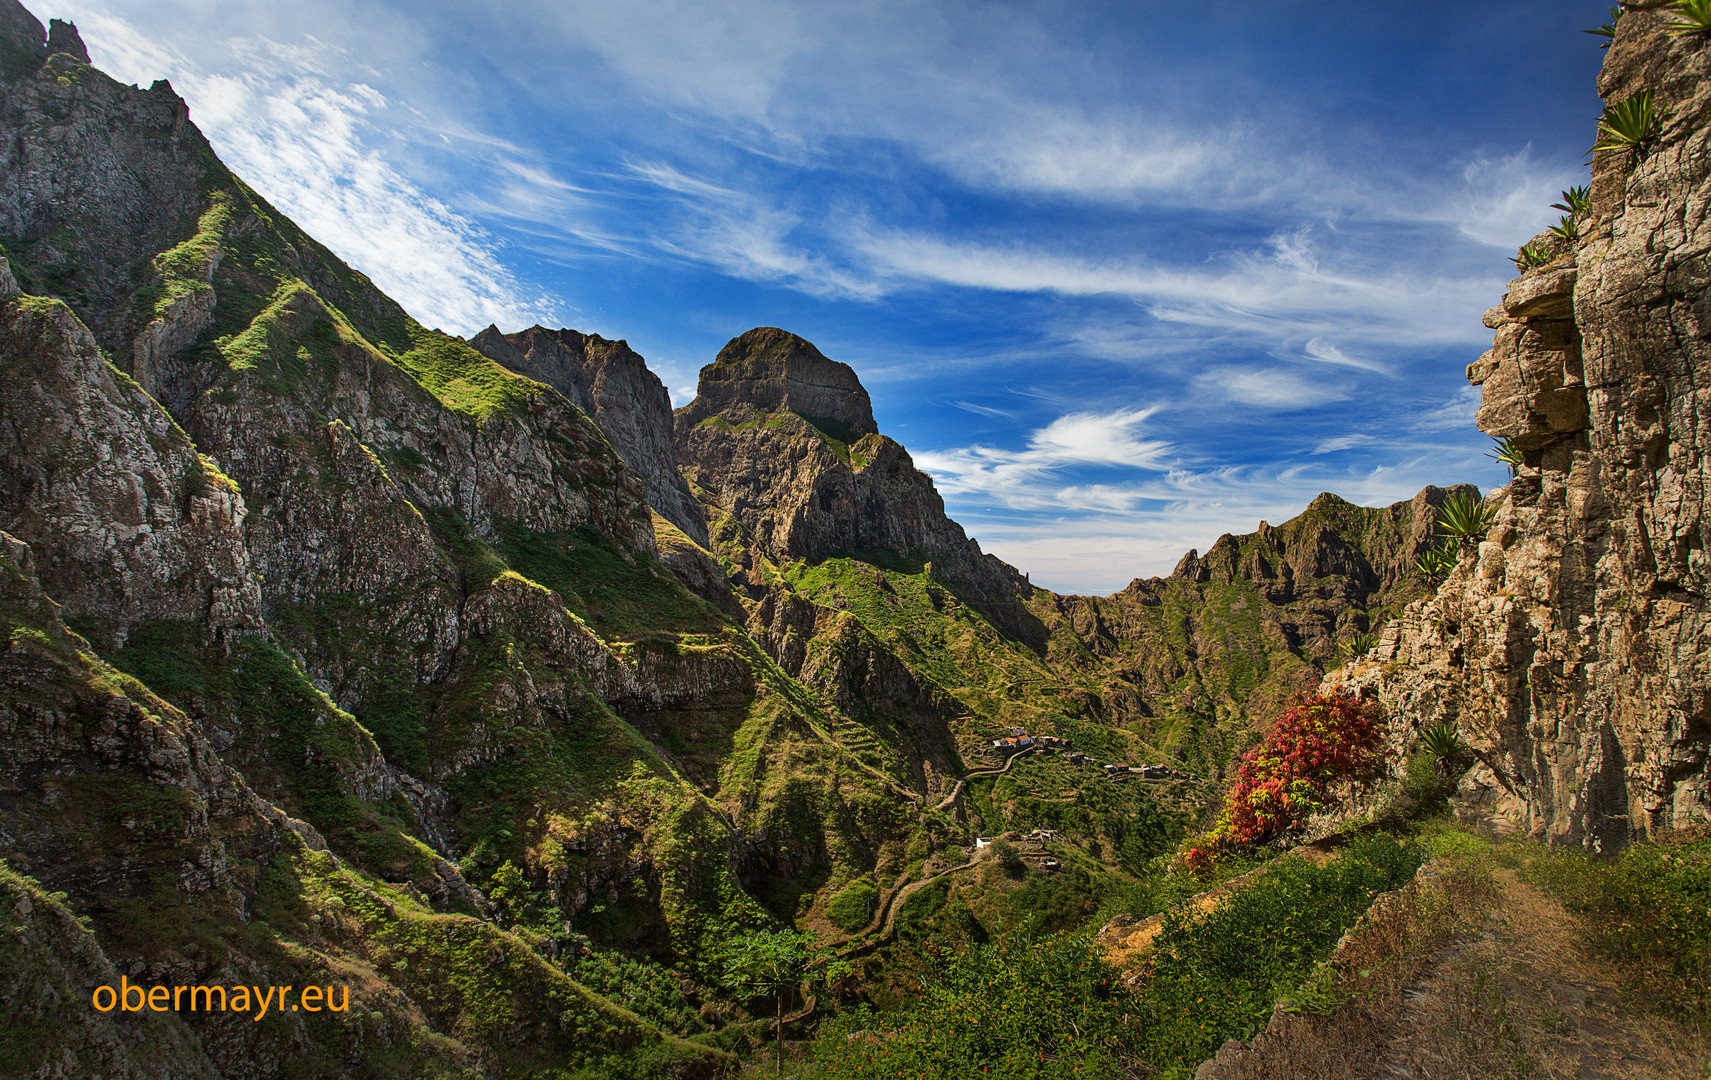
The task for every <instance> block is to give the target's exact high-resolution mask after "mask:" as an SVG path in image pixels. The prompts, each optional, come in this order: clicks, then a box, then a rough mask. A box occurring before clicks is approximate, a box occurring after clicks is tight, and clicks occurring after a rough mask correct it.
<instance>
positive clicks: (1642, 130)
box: [1592, 90, 1669, 154]
mask: <svg viewBox="0 0 1711 1080" xmlns="http://www.w3.org/2000/svg"><path fill="white" fill-rule="evenodd" d="M1668 112H1669V110H1668V109H1665V108H1664V107H1663V106H1661V105H1659V104H1658V103H1657V99H1656V97H1655V96H1653V94H1652V92H1651V91H1650V90H1641V91H1640V92H1639V93H1637V94H1635V95H1634V96H1633V97H1630V98H1624V99H1623V100H1621V101H1618V102H1616V104H1614V105H1606V106H1605V107H1604V115H1603V116H1601V117H1599V119H1598V141H1597V142H1595V143H1593V144H1592V150H1593V152H1594V153H1596V152H1597V151H1599V150H1632V151H1635V152H1637V153H1640V154H1644V153H1645V151H1646V147H1647V146H1649V145H1650V144H1651V142H1652V140H1654V139H1656V138H1657V136H1658V132H1659V131H1661V130H1663V118H1664V117H1665V116H1666V115H1667V114H1668Z"/></svg>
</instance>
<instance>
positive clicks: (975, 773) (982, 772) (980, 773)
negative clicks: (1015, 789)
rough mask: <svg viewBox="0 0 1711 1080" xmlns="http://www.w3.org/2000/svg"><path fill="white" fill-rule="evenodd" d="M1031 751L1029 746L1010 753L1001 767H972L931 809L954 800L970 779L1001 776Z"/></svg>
mask: <svg viewBox="0 0 1711 1080" xmlns="http://www.w3.org/2000/svg"><path fill="white" fill-rule="evenodd" d="M1033 752H1034V751H1033V749H1032V748H1031V747H1030V748H1029V749H1027V750H1018V751H1017V752H1016V753H1014V754H1011V755H1010V760H1009V761H1006V762H1005V763H1004V767H1003V768H1002V769H974V770H971V771H969V772H965V773H963V774H962V779H960V780H958V781H957V782H956V787H954V788H951V793H950V794H949V795H946V796H945V797H944V798H943V799H940V800H939V804H938V805H937V806H935V807H933V809H934V810H943V809H945V808H946V807H948V806H950V805H951V804H952V803H954V802H956V801H957V796H959V795H961V794H962V786H963V785H964V784H966V783H968V782H969V781H970V780H982V779H985V778H986V777H989V776H1003V775H1004V774H1005V773H1007V772H1009V771H1010V766H1012V765H1014V764H1016V762H1017V760H1018V759H1020V758H1025V757H1027V756H1028V755H1029V754H1031V753H1033Z"/></svg>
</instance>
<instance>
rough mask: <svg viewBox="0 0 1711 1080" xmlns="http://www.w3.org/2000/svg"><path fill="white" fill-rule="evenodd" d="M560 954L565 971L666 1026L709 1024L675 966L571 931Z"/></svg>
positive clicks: (694, 1030)
mask: <svg viewBox="0 0 1711 1080" xmlns="http://www.w3.org/2000/svg"><path fill="white" fill-rule="evenodd" d="M559 955H560V957H561V960H560V965H561V966H562V967H563V968H564V971H565V974H567V975H569V976H570V977H571V978H573V979H575V980H576V981H577V982H579V983H581V984H582V985H583V986H586V987H587V988H588V989H590V990H592V991H594V992H595V993H596V994H599V995H600V996H601V997H603V998H605V999H606V1000H608V1001H611V1002H613V1003H615V1004H617V1005H622V1006H623V1007H624V1008H626V1009H629V1010H630V1011H631V1012H633V1013H635V1014H636V1015H637V1016H639V1017H641V1018H642V1019H644V1020H646V1021H648V1022H649V1023H651V1024H653V1025H655V1026H656V1027H658V1028H660V1029H661V1030H662V1031H669V1032H671V1033H672V1034H674V1035H694V1034H698V1033H700V1032H703V1031H706V1030H707V1024H706V1021H704V1020H703V1019H702V1018H701V1014H700V1012H699V1011H698V1010H697V1009H696V1008H695V1006H694V1005H693V1004H692V1003H691V1002H690V1001H689V999H688V998H687V997H685V996H684V992H683V982H682V980H681V979H679V978H678V976H677V974H676V973H675V972H673V971H672V970H670V969H669V968H666V967H664V966H662V965H660V964H657V963H654V962H652V961H648V960H638V959H636V958H635V957H631V956H626V955H625V954H623V953H621V952H616V951H614V950H610V949H598V948H595V947H594V944H593V942H591V941H590V940H589V939H588V938H586V937H584V936H582V935H581V934H572V935H568V936H567V938H566V939H565V940H564V941H563V942H562V943H561V944H560V946H559Z"/></svg>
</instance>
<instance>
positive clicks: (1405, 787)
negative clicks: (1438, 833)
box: [1402, 749, 1448, 814]
mask: <svg viewBox="0 0 1711 1080" xmlns="http://www.w3.org/2000/svg"><path fill="white" fill-rule="evenodd" d="M1402 794H1403V795H1406V796H1407V797H1408V799H1409V800H1410V801H1411V802H1413V804H1414V807H1415V809H1416V810H1418V811H1419V812H1420V813H1423V814H1431V813H1435V812H1437V811H1439V810H1442V809H1443V808H1444V806H1445V805H1446V803H1447V801H1448V793H1447V792H1446V791H1445V790H1444V776H1443V772H1442V770H1441V769H1440V768H1439V766H1438V758H1437V756H1436V755H1434V754H1432V753H1431V752H1430V751H1428V750H1424V749H1421V750H1417V751H1415V752H1414V753H1413V754H1412V755H1410V756H1409V758H1408V764H1407V768H1406V770H1405V771H1404V773H1403V776H1402Z"/></svg>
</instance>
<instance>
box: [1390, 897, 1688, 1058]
mask: <svg viewBox="0 0 1711 1080" xmlns="http://www.w3.org/2000/svg"><path fill="white" fill-rule="evenodd" d="M1492 880H1493V882H1494V883H1495V884H1496V885H1497V887H1498V890H1499V893H1500V899H1499V900H1498V902H1497V903H1496V904H1495V905H1494V906H1493V908H1492V909H1491V910H1490V912H1489V913H1488V916H1487V918H1486V919H1485V920H1484V925H1483V926H1482V927H1480V930H1479V932H1478V934H1477V936H1474V935H1469V936H1468V937H1466V938H1464V939H1462V940H1460V941H1457V942H1455V943H1453V944H1451V945H1449V946H1447V947H1446V948H1444V949H1442V950H1440V952H1439V954H1438V955H1436V956H1434V957H1433V968H1432V970H1431V971H1430V973H1429V974H1428V975H1427V976H1426V977H1425V978H1424V979H1423V980H1422V981H1421V982H1419V983H1418V984H1417V985H1416V986H1415V988H1414V989H1413V990H1412V991H1410V992H1409V993H1408V995H1407V997H1406V999H1405V1001H1404V1003H1403V1005H1402V1008H1401V1011H1400V1012H1399V1014H1398V1015H1397V1016H1396V1017H1395V1019H1394V1022H1393V1025H1392V1030H1391V1032H1390V1040H1389V1041H1390V1046H1389V1048H1388V1052H1387V1053H1386V1055H1385V1056H1384V1057H1383V1058H1382V1059H1381V1060H1379V1061H1378V1062H1377V1063H1376V1064H1375V1067H1374V1068H1373V1069H1372V1070H1371V1072H1370V1073H1369V1074H1368V1075H1369V1076H1370V1077H1372V1078H1373V1080H1381V1078H1383V1080H1388V1078H1391V1077H1427V1076H1430V1077H1441V1076H1464V1075H1465V1076H1499V1077H1500V1076H1515V1077H1521V1076H1537V1077H1550V1078H1552V1080H1556V1078H1558V1077H1562V1078H1574V1080H1639V1078H1656V1080H1666V1078H1668V1080H1674V1078H1687V1077H1691V1078H1693V1080H1698V1078H1699V1077H1702V1076H1703V1075H1704V1073H1703V1071H1702V1070H1703V1066H1697V1065H1696V1064H1695V1062H1694V1060H1693V1059H1692V1058H1691V1057H1689V1056H1687V1048H1688V1042H1689V1041H1690V1040H1688V1039H1687V1038H1686V1037H1685V1036H1686V1033H1685V1032H1681V1031H1678V1030H1672V1029H1673V1028H1674V1025H1672V1024H1669V1023H1668V1022H1667V1021H1659V1020H1656V1019H1651V1018H1643V1017H1634V1016H1628V1015H1624V1014H1623V1013H1622V1012H1621V1011H1619V1010H1618V1008H1617V1003H1618V998H1619V991H1618V988H1617V975H1616V973H1615V972H1614V971H1613V970H1611V969H1610V968H1609V967H1608V966H1606V965H1605V964H1603V963H1601V962H1599V961H1597V960H1595V959H1592V958H1589V957H1587V956H1586V955H1585V954H1584V953H1583V952H1582V951H1581V950H1579V949H1577V948H1576V942H1577V941H1578V940H1580V939H1582V938H1583V937H1584V932H1583V931H1582V929H1581V926H1580V923H1579V921H1578V920H1577V919H1576V918H1575V917H1574V916H1573V915H1571V914H1569V912H1567V911H1566V910H1564V909H1563V906H1562V905H1561V904H1559V903H1557V902H1556V901H1555V900H1554V899H1552V898H1551V897H1549V896H1547V895H1545V894H1544V893H1542V892H1540V891H1539V890H1538V889H1536V888H1534V887H1533V886H1531V885H1528V884H1527V883H1526V882H1524V881H1521V880H1520V879H1519V878H1518V877H1517V876H1516V873H1515V871H1513V870H1497V871H1494V872H1493V874H1492Z"/></svg>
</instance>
